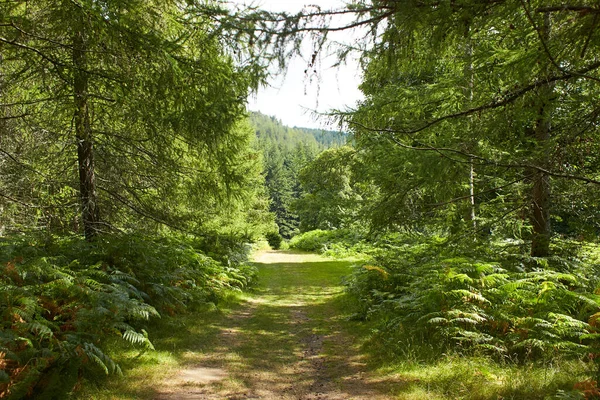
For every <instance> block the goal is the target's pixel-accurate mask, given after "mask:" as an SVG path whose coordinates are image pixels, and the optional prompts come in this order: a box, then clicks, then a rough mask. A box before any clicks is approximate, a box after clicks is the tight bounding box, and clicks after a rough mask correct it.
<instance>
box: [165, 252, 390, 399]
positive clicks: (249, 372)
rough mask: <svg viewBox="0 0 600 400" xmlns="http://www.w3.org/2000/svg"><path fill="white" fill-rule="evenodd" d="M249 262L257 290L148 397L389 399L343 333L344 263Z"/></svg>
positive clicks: (298, 257) (280, 258)
mask: <svg viewBox="0 0 600 400" xmlns="http://www.w3.org/2000/svg"><path fill="white" fill-rule="evenodd" d="M255 262H256V264H257V266H258V267H259V269H260V277H261V284H260V287H259V288H258V290H257V293H256V294H255V295H253V296H252V297H250V298H249V299H248V301H247V302H246V303H245V304H244V305H243V306H242V307H240V308H238V309H236V310H234V311H233V312H232V313H230V314H228V315H226V316H224V317H223V320H222V321H221V322H220V324H219V329H220V333H219V335H218V338H217V340H216V343H217V345H216V346H212V347H211V349H210V351H207V352H206V353H204V354H201V355H196V357H194V359H195V361H194V363H193V364H191V365H188V366H187V367H186V368H185V369H182V370H180V371H178V372H177V374H175V375H174V376H171V377H170V378H169V379H168V380H167V381H165V382H162V383H161V384H160V386H158V387H157V390H156V391H157V395H156V397H155V400H175V399H182V400H186V399H231V400H234V399H306V400H313V399H323V400H325V399H331V400H341V399H369V400H378V399H389V398H390V396H389V395H386V394H385V393H389V388H390V385H391V383H390V382H385V381H378V380H375V379H372V378H371V377H370V374H369V373H368V371H367V369H366V365H365V362H364V359H363V358H362V357H361V355H360V354H359V352H358V350H357V346H356V344H355V343H354V340H353V337H351V336H350V335H349V334H347V333H346V332H344V329H343V324H342V322H343V321H342V320H341V317H340V316H339V312H340V301H339V299H340V294H341V293H342V290H343V288H342V287H341V286H340V277H341V276H340V275H342V272H343V271H346V272H347V268H348V267H347V263H346V264H344V263H340V262H337V263H336V262H332V261H328V260H325V259H322V258H320V257H317V256H314V255H303V254H293V253H287V252H275V251H268V252H262V253H259V254H257V255H256V257H255ZM329 272H331V273H329Z"/></svg>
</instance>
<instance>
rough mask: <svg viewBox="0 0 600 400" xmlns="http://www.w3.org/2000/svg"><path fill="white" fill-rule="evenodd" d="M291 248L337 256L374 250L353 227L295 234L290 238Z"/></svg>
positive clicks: (355, 254) (341, 256) (343, 256)
mask: <svg viewBox="0 0 600 400" xmlns="http://www.w3.org/2000/svg"><path fill="white" fill-rule="evenodd" d="M290 248H293V249H296V250H302V251H308V252H313V253H318V254H323V255H326V256H329V257H335V258H345V257H351V256H361V255H363V254H366V253H368V252H369V251H371V250H373V246H372V245H371V244H369V242H368V241H367V240H366V239H365V237H364V235H363V234H362V233H361V232H360V231H357V230H353V229H338V230H333V231H324V230H320V229H317V230H314V231H309V232H306V233H303V234H300V235H297V236H294V237H293V238H292V239H291V240H290Z"/></svg>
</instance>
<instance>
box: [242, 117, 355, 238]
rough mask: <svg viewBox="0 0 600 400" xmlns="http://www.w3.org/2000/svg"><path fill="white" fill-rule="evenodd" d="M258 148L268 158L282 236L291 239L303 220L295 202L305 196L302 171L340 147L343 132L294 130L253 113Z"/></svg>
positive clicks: (266, 165)
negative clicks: (320, 155) (322, 153)
mask: <svg viewBox="0 0 600 400" xmlns="http://www.w3.org/2000/svg"><path fill="white" fill-rule="evenodd" d="M250 117H251V118H250V119H251V122H252V124H253V125H254V127H255V130H256V146H257V148H258V149H260V150H261V152H262V154H263V158H264V168H265V180H266V187H267V191H268V194H269V198H270V201H271V204H270V211H271V212H272V213H273V214H274V215H275V222H276V224H277V227H278V230H279V234H280V235H281V236H282V237H284V238H286V239H289V238H291V237H292V236H293V235H295V234H296V233H297V232H298V229H299V225H300V217H299V215H298V212H297V211H296V210H295V208H294V202H295V200H297V199H298V198H300V197H302V195H303V189H302V187H301V184H300V181H299V179H300V177H299V174H300V170H301V169H302V168H303V167H304V166H306V165H307V164H308V163H309V162H310V161H312V160H313V159H314V158H315V157H316V155H317V154H318V153H319V152H320V151H322V150H323V149H324V148H325V147H328V146H335V145H339V144H340V143H341V142H342V141H343V140H344V139H345V137H344V135H343V134H342V133H341V132H335V131H326V130H318V129H306V128H296V127H294V128H290V127H286V126H284V125H282V124H281V122H280V121H278V120H277V119H275V118H274V117H268V116H266V115H263V114H260V113H251V114H250Z"/></svg>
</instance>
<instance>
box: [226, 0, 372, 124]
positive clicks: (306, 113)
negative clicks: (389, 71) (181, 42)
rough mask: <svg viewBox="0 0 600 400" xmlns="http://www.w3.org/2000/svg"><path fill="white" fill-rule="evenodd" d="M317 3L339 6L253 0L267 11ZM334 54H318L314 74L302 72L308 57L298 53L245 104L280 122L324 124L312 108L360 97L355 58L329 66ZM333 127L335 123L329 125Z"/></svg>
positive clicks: (332, 0) (332, 1) (336, 0)
mask: <svg viewBox="0 0 600 400" xmlns="http://www.w3.org/2000/svg"><path fill="white" fill-rule="evenodd" d="M233 2H234V3H239V4H243V3H248V2H249V0H234V1H233ZM315 3H318V5H319V6H321V7H322V8H323V9H328V8H335V7H341V6H343V5H344V3H343V1H340V0H319V1H318V2H317V1H312V2H311V0H279V1H278V0H257V2H256V3H255V4H257V5H259V6H261V8H264V9H266V10H270V11H289V12H298V11H300V10H301V9H302V8H303V7H304V6H305V5H307V4H315ZM336 35H337V36H335V35H330V36H329V38H330V39H334V40H337V41H346V40H347V39H348V35H349V33H348V32H344V33H341V34H336ZM306 42H307V43H305V44H306V46H307V47H306V56H305V57H309V56H310V53H311V47H310V43H308V41H306ZM335 62H336V59H335V57H333V56H330V57H321V58H320V62H319V64H318V66H317V72H318V73H317V74H309V75H308V76H307V75H306V74H305V72H304V71H305V70H306V69H307V65H308V60H303V59H301V58H299V57H296V58H295V59H293V60H291V62H290V64H289V67H288V70H287V73H286V74H285V76H279V77H276V78H275V79H273V80H272V82H270V87H267V88H263V89H261V90H260V91H259V92H258V93H257V95H256V96H253V98H251V99H250V101H249V105H248V108H249V109H250V110H252V111H260V112H262V113H263V114H267V115H274V116H276V117H277V118H278V119H280V120H281V121H282V122H283V124H284V125H288V126H298V127H308V128H327V122H328V121H327V120H326V119H325V118H321V119H318V120H316V119H315V117H314V116H313V112H312V111H317V112H326V111H329V110H331V109H345V108H347V107H353V106H354V105H355V104H356V101H357V100H359V99H361V98H362V94H361V92H360V91H359V90H358V85H359V84H360V81H361V79H360V71H359V67H358V63H357V62H356V61H349V62H348V63H347V65H343V66H339V67H332V65H333V64H334V63H335ZM330 128H331V129H335V127H330Z"/></svg>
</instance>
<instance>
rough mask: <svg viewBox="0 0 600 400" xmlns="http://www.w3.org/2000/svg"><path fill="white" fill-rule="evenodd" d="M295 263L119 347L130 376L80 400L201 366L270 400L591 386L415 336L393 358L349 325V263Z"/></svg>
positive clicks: (272, 268)
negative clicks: (328, 393)
mask: <svg viewBox="0 0 600 400" xmlns="http://www.w3.org/2000/svg"><path fill="white" fill-rule="evenodd" d="M284 254H291V253H284ZM295 257H296V258H295V259H293V260H292V261H293V262H285V263H276V264H258V267H259V286H258V287H256V288H255V289H254V290H253V291H252V292H249V293H245V294H242V293H231V294H230V295H229V296H228V297H227V298H226V300H225V301H224V302H222V303H221V304H219V306H218V308H216V307H213V308H208V307H207V308H206V309H204V310H200V311H199V312H197V313H194V314H189V315H186V316H181V317H176V318H164V319H162V320H159V321H155V322H154V323H153V324H152V326H149V327H148V328H149V331H150V334H151V339H152V340H153V343H154V345H155V347H156V351H149V352H146V353H141V354H140V353H139V351H138V350H134V349H131V348H126V347H124V346H123V345H118V346H115V347H114V348H113V354H114V357H115V359H116V360H117V361H118V362H120V364H121V365H122V367H123V369H124V371H125V372H124V376H123V377H110V379H106V380H101V381H100V382H98V381H94V382H91V381H86V382H85V384H84V385H83V387H82V388H81V390H80V391H79V392H78V393H77V394H76V395H75V398H77V399H97V400H105V399H106V400H108V399H148V398H152V397H153V396H155V394H156V390H157V389H160V386H161V383H160V382H162V381H168V380H169V379H170V378H169V377H170V376H173V375H174V374H175V373H176V371H178V370H180V369H184V368H186V367H188V366H193V365H200V364H201V365H205V366H208V367H215V368H223V369H226V370H227V373H228V376H229V377H228V378H227V379H225V380H224V381H222V382H217V383H213V384H211V385H208V386H206V387H205V390H208V391H209V393H211V394H213V395H215V394H216V395H217V396H219V395H222V398H227V397H229V396H234V395H240V394H247V393H250V394H248V395H251V394H252V393H254V395H256V393H261V392H260V391H261V390H267V389H268V390H270V393H275V395H274V397H266V398H278V397H277V394H278V393H279V394H281V398H283V396H284V395H287V394H288V393H289V392H288V391H287V390H289V388H290V387H293V388H295V389H294V390H297V391H298V392H297V393H300V394H298V396H301V395H305V394H306V393H309V392H310V391H311V390H312V389H311V388H312V386H311V385H314V382H315V381H318V380H319V379H320V380H322V381H323V382H326V383H327V385H329V386H328V387H329V388H330V389H331V390H337V391H339V392H340V393H345V394H346V396H347V398H368V393H371V392H373V393H380V394H382V395H383V396H384V397H383V398H390V399H407V400H408V399H410V400H415V399H423V400H424V399H472V400H476V399H477V400H488V399H489V400H492V399H551V398H555V397H554V396H555V395H556V394H557V391H558V390H564V391H570V390H572V388H573V385H574V384H575V383H576V382H578V381H582V380H584V379H586V376H587V375H586V374H587V373H588V365H587V364H585V363H583V362H578V361H554V362H553V363H546V364H526V365H515V364H511V363H499V362H496V361H494V360H491V359H489V358H482V357H461V356H459V355H458V354H439V352H436V349H435V344H429V345H423V344H418V343H415V342H414V341H413V340H411V338H410V335H406V337H405V338H404V339H403V340H404V341H403V342H397V343H394V344H393V345H394V346H395V347H396V348H401V349H402V351H400V352H397V355H395V356H394V357H391V356H390V352H389V351H388V346H390V345H392V344H390V343H389V342H386V341H385V340H384V339H383V338H381V336H380V334H379V333H378V332H377V331H376V330H375V328H374V325H373V324H372V323H371V322H368V321H367V322H360V321H354V320H352V319H351V318H350V317H351V316H352V315H353V313H354V307H355V303H354V300H353V299H352V298H351V297H349V296H348V295H347V294H345V292H344V287H343V285H342V283H341V277H342V276H344V275H347V274H348V273H349V272H350V271H351V264H352V263H351V262H348V261H330V260H325V259H322V258H318V257H315V256H313V255H308V254H307V255H300V256H295ZM313 337H318V338H324V339H322V345H321V343H318V346H316V345H315V351H318V352H319V355H320V359H319V360H322V361H321V362H322V363H323V364H322V366H321V365H319V368H312V369H310V368H308V367H310V363H309V361H307V360H306V359H304V358H303V356H302V354H303V351H304V352H306V348H307V345H306V344H307V343H309V341H310V339H311V338H313ZM399 340H400V339H399ZM311 362H313V361H311ZM303 368H304V369H306V371H304V369H303ZM299 371H304V372H299ZM359 373H360V374H364V375H361V376H362V378H361V381H360V382H358V383H356V384H351V383H348V382H347V379H346V378H347V377H349V376H354V375H357V374H359ZM316 374H320V376H316ZM261 382H268V385H266V386H261ZM357 385H360V387H359V386H357ZM364 393H366V394H365V395H364V396H367V397H364V396H363V394H364ZM256 396H258V395H256ZM361 396H363V397H361ZM556 398H558V397H556ZM564 398H567V397H564ZM572 398H577V397H572Z"/></svg>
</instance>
